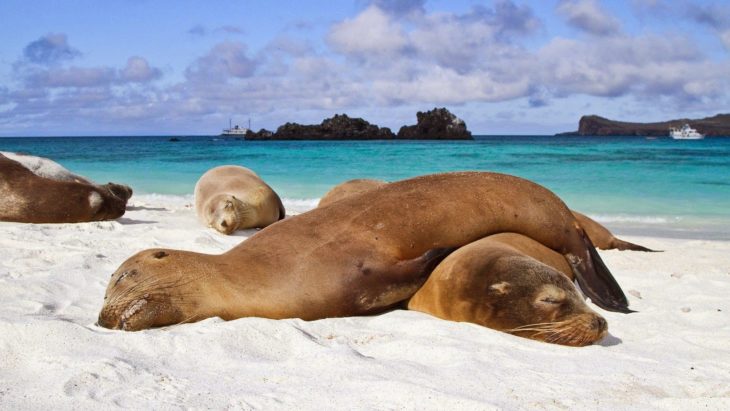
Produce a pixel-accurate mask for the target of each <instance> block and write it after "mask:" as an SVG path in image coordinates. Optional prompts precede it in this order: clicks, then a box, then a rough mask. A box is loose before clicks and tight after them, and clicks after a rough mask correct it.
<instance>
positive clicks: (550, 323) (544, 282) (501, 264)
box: [406, 233, 608, 346]
mask: <svg viewBox="0 0 730 411" xmlns="http://www.w3.org/2000/svg"><path fill="white" fill-rule="evenodd" d="M525 251H526V252H525ZM546 262H547V264H546ZM550 263H553V264H557V265H558V266H559V267H560V268H561V269H562V270H565V272H561V271H560V270H556V269H555V268H553V267H552V266H551V265H550ZM572 277H573V273H572V271H571V270H570V267H569V266H568V265H567V264H566V261H565V258H564V257H563V256H562V255H560V254H558V253H556V252H555V251H553V250H551V249H549V248H547V247H545V246H544V245H542V244H540V243H538V242H536V241H534V240H532V239H531V238H528V237H525V236H523V235H520V234H514V233H503V234H497V235H493V236H489V237H486V238H483V239H481V240H478V241H475V242H473V243H471V244H468V245H465V246H463V247H461V248H459V249H458V250H456V251H455V252H453V253H452V254H451V255H449V256H448V257H446V259H444V260H443V261H442V262H441V263H440V264H439V265H438V266H437V267H436V268H435V269H434V270H433V272H432V273H431V275H430V276H429V278H428V280H426V283H425V284H424V285H423V287H421V288H420V289H419V290H418V291H417V292H416V293H415V294H414V295H413V297H411V299H410V300H409V301H408V303H407V304H406V305H407V307H408V309H410V310H416V311H421V312H425V313H428V314H431V315H433V316H436V317H439V318H443V319H445V320H452V321H466V322H471V323H475V324H479V325H483V326H485V327H489V328H493V329H495V330H500V331H505V332H508V333H511V334H515V335H519V336H522V337H527V338H532V339H535V340H540V341H545V342H550V343H556V344H563V345H572V346H583V345H589V344H593V343H594V342H596V341H599V340H601V339H602V338H603V337H605V336H606V333H607V332H608V325H607V323H606V320H605V319H603V317H601V316H600V315H598V314H597V313H596V312H595V311H593V310H591V309H590V308H589V307H588V306H587V305H586V303H585V301H584V300H583V297H582V296H581V294H580V292H579V291H578V290H577V289H576V288H575V286H574V285H573V283H572V281H571V280H572Z"/></svg>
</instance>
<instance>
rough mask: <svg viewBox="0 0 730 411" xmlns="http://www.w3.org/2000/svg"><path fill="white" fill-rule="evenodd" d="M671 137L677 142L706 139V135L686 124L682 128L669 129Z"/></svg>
mask: <svg viewBox="0 0 730 411" xmlns="http://www.w3.org/2000/svg"><path fill="white" fill-rule="evenodd" d="M669 136H670V137H672V138H673V139H675V140H700V139H703V138H705V136H704V134H700V133H698V132H697V130H695V129H693V128H692V127H690V126H689V124H685V125H683V126H682V127H681V128H676V127H669Z"/></svg>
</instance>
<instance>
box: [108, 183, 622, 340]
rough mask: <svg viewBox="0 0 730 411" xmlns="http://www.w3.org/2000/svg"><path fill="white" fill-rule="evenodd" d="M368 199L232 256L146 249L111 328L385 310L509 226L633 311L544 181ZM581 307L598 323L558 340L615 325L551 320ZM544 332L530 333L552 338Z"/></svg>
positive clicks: (303, 218) (257, 239) (594, 290)
mask: <svg viewBox="0 0 730 411" xmlns="http://www.w3.org/2000/svg"><path fill="white" fill-rule="evenodd" d="M367 196H368V198H367V201H362V199H361V198H359V196H352V197H349V198H344V199H342V200H340V201H336V202H333V203H331V204H329V205H326V206H323V207H319V208H316V209H314V210H311V211H309V212H307V213H303V214H300V215H297V216H294V217H291V218H288V219H286V220H283V221H281V222H278V223H276V224H273V225H270V226H269V227H266V228H264V229H263V230H261V231H259V232H258V233H257V234H256V235H254V236H252V237H250V238H248V239H247V240H245V241H243V242H242V243H240V244H239V245H238V246H236V247H234V248H233V249H231V250H230V251H228V252H226V253H224V254H221V255H207V254H200V253H194V252H187V251H178V250H166V249H151V250H146V251H142V252H140V253H137V254H136V255H134V256H132V257H130V258H129V259H128V260H127V261H126V262H124V263H123V264H122V265H121V266H120V267H119V269H118V270H117V271H116V272H115V273H114V274H113V275H112V278H111V280H110V283H109V285H108V287H107V291H106V293H105V297H104V305H103V307H102V310H101V312H100V314H99V324H100V325H101V326H104V327H107V328H116V329H123V330H140V329H145V328H150V327H158V326H164V325H170V324H176V323H182V322H189V321H197V320H201V319H203V318H207V317H212V316H218V317H221V318H223V319H227V320H230V319H235V318H240V317H246V316H260V317H266V318H273V319H278V318H292V317H299V318H302V319H305V320H314V319H320V318H326V317H340V316H352V315H363V314H373V313H378V312H382V311H385V310H387V309H390V308H393V307H396V306H398V305H399V304H402V303H403V302H404V301H405V300H407V299H408V298H410V297H411V296H413V295H414V294H415V293H416V291H418V290H419V289H420V288H421V287H422V286H423V285H424V282H426V280H427V279H428V277H429V275H430V274H431V272H432V271H433V269H434V267H436V266H437V265H439V263H441V261H442V260H443V259H444V258H445V257H447V256H448V255H449V254H450V253H451V252H453V251H454V250H456V249H459V248H461V247H464V246H466V245H467V244H470V243H473V242H475V241H477V240H479V239H482V238H485V237H488V236H490V235H493V234H498V233H503V232H513V233H518V234H522V235H524V236H527V237H530V238H532V239H534V240H535V241H537V242H539V243H540V244H542V245H543V246H545V247H548V248H549V249H551V250H554V251H555V252H557V253H559V254H560V255H561V256H563V259H564V260H565V261H566V262H567V264H569V267H570V271H571V272H572V273H573V274H574V275H575V277H576V279H577V281H578V282H579V284H580V285H581V288H582V289H583V291H584V292H585V293H586V294H587V295H588V296H589V297H590V298H591V299H592V300H593V301H594V303H596V304H597V305H598V306H600V307H602V308H604V309H607V310H611V311H619V312H629V311H630V310H629V309H628V301H627V300H626V297H625V295H624V294H623V292H622V291H621V288H620V287H619V285H618V284H617V283H616V281H615V280H614V278H613V276H612V275H611V273H610V271H608V269H607V268H606V267H605V265H604V264H603V262H602V261H601V259H600V256H599V255H598V253H597V252H596V251H595V249H594V247H593V245H592V244H591V242H590V241H589V240H588V238H587V236H586V235H585V233H584V232H583V230H582V229H581V228H580V226H579V225H578V224H577V222H576V220H575V217H574V216H573V214H572V213H571V212H570V210H569V209H568V208H567V207H566V206H565V204H563V202H562V201H561V200H560V199H559V198H558V197H557V196H556V195H555V194H553V193H552V192H550V191H549V190H547V189H545V188H544V187H541V186H539V185H537V184H535V183H532V182H530V181H527V180H524V179H521V178H518V177H513V176H508V175H504V174H497V173H486V172H461V173H446V174H435V175H429V176H422V177H416V178H413V179H409V180H403V181H399V182H395V183H391V184H387V185H385V186H382V187H379V188H378V189H376V190H373V191H371V192H369V193H368V194H367ZM558 281H559V280H558ZM566 281H568V280H567V279H566ZM581 309H583V308H581ZM576 313H578V314H580V315H582V316H584V317H581V318H584V319H583V320H581V321H582V322H584V323H586V324H591V327H593V328H591V329H590V330H589V329H588V328H581V329H577V328H575V327H574V328H572V329H571V328H570V327H568V328H565V329H555V330H553V334H551V336H550V337H549V339H550V340H552V341H556V342H563V343H575V344H579V343H585V342H593V341H595V340H596V339H597V338H600V336H602V335H603V334H604V333H605V331H606V325H605V321H602V319H600V316H598V315H597V314H595V313H593V312H591V311H590V310H589V309H587V307H585V310H583V311H580V312H578V311H576V310H573V311H570V312H569V311H553V312H552V314H550V318H551V319H552V321H553V322H557V321H563V320H565V321H567V320H568V319H570V318H572V317H571V316H573V315H574V314H576ZM589 320H590V321H589ZM566 324H571V323H569V322H567V323H566ZM540 332H541V331H532V330H527V329H525V330H521V331H520V333H522V335H526V334H530V333H533V334H534V338H538V339H545V340H548V337H547V336H546V334H544V333H543V334H540ZM568 333H569V334H571V335H572V336H570V337H566V334H568ZM581 333H583V334H585V335H578V334H581Z"/></svg>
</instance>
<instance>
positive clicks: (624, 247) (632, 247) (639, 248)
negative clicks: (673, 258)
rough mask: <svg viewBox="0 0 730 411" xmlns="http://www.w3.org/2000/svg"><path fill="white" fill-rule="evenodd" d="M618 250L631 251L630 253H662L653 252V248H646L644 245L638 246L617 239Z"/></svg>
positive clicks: (658, 251) (659, 251)
mask: <svg viewBox="0 0 730 411" xmlns="http://www.w3.org/2000/svg"><path fill="white" fill-rule="evenodd" d="M615 243H616V248H617V249H619V250H621V251H624V250H630V251H645V252H648V253H661V252H662V250H652V249H651V248H646V247H644V246H643V245H638V244H634V243H630V242H628V241H624V240H620V239H618V238H617V239H616V241H615Z"/></svg>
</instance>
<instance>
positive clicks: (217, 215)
mask: <svg viewBox="0 0 730 411" xmlns="http://www.w3.org/2000/svg"><path fill="white" fill-rule="evenodd" d="M195 212H196V213H197V215H198V218H199V219H200V221H201V222H203V223H204V224H205V225H207V226H209V227H212V228H214V229H215V230H217V231H219V232H221V233H223V234H231V233H233V232H234V231H236V230H244V229H247V228H262V227H266V226H268V225H270V224H273V223H275V222H277V221H279V220H281V219H283V218H284V216H285V215H286V210H284V205H283V204H282V202H281V199H280V198H279V196H278V195H277V194H276V193H275V192H274V190H273V189H272V188H271V187H269V185H268V184H266V183H265V182H264V180H262V179H261V178H260V177H259V176H258V175H257V174H256V173H254V172H253V171H252V170H250V169H248V168H245V167H239V166H220V167H215V168H212V169H210V170H208V171H207V172H205V174H203V176H202V177H200V179H199V180H198V182H197V184H195Z"/></svg>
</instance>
